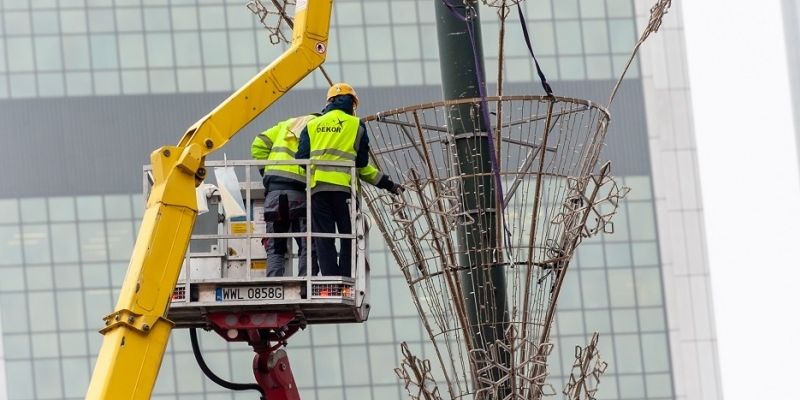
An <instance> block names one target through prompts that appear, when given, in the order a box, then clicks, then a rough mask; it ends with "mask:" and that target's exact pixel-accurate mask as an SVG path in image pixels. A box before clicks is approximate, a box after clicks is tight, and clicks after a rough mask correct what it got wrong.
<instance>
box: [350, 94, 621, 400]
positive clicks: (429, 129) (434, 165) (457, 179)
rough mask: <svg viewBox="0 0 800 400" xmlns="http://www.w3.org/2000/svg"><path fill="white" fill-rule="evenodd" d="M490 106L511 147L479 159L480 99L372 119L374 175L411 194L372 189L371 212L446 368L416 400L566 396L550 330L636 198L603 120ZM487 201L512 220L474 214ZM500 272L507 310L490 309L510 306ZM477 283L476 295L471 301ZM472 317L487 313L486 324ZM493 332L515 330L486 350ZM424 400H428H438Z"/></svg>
mask: <svg viewBox="0 0 800 400" xmlns="http://www.w3.org/2000/svg"><path fill="white" fill-rule="evenodd" d="M487 100H488V102H487V104H489V106H490V108H491V110H490V111H491V113H492V114H493V115H494V117H493V118H492V119H493V120H492V121H490V123H491V124H492V126H500V127H501V128H502V130H499V131H501V132H502V134H501V135H499V136H500V138H498V142H499V143H500V145H499V146H498V147H495V146H489V147H487V146H482V145H480V141H481V140H485V136H486V133H485V130H484V129H483V128H482V122H481V118H480V115H481V113H480V111H479V107H480V104H481V100H480V99H465V100H457V101H449V102H437V103H430V104H423V105H417V106H412V107H406V108H402V109H397V110H392V111H387V112H383V113H380V114H378V115H375V116H371V117H369V118H366V119H365V122H366V124H367V125H368V129H369V131H370V137H371V149H372V159H373V161H374V162H375V163H376V165H377V166H378V167H379V168H380V169H381V170H382V171H383V172H384V173H387V174H388V175H390V177H391V178H392V179H393V180H395V181H396V182H400V183H402V184H403V185H404V187H405V188H406V192H405V193H404V194H403V195H402V196H400V197H397V196H392V195H387V194H385V193H384V192H382V191H378V190H376V189H374V188H372V187H365V189H364V195H365V204H366V206H367V207H368V208H369V209H370V211H371V212H372V215H373V217H374V218H375V222H376V225H377V226H378V228H379V229H380V231H381V233H382V234H383V236H384V238H385V239H386V243H387V245H388V247H389V250H390V251H391V253H392V255H393V256H394V258H395V260H396V262H397V264H398V265H399V267H400V270H401V272H402V274H403V276H404V277H405V279H406V282H407V284H408V286H409V289H410V290H411V295H412V299H413V301H414V304H415V306H416V308H417V311H418V313H419V316H420V318H421V320H422V323H423V326H424V328H425V330H426V332H427V334H428V337H429V339H430V340H431V343H432V345H433V349H434V352H435V354H436V359H437V360H438V362H439V364H440V366H441V370H440V371H434V375H433V377H434V378H435V379H434V378H431V379H429V378H425V380H424V381H419V382H417V383H414V382H415V381H414V380H413V379H411V378H412V376H415V374H406V375H405V378H408V379H411V380H410V381H409V380H408V379H405V378H404V380H405V382H406V385H407V387H408V385H409V384H411V386H413V387H430V385H431V383H430V381H431V380H432V379H433V380H435V381H440V382H446V385H447V392H448V393H449V394H450V397H451V398H453V399H460V398H477V399H494V398H502V399H505V398H509V399H517V398H520V399H523V398H524V399H530V398H539V397H541V396H542V395H545V394H554V392H555V391H554V390H552V389H551V388H549V385H548V384H547V382H546V378H547V375H548V372H547V357H548V355H549V354H550V351H551V349H552V345H551V344H550V343H549V340H550V327H551V325H552V320H553V316H554V312H555V305H556V302H557V299H558V295H559V293H560V290H561V287H562V284H563V281H564V276H565V272H566V271H567V268H568V266H569V262H570V260H571V258H572V255H573V254H574V251H575V248H576V247H577V245H578V244H579V243H580V241H581V240H582V239H583V238H586V237H588V236H591V235H594V234H596V233H598V232H602V231H608V230H610V229H611V226H612V225H611V223H610V219H611V217H612V216H613V214H614V212H615V211H616V207H617V204H618V201H619V199H620V197H622V196H624V194H625V192H626V190H625V189H624V188H621V187H619V186H618V185H617V184H616V183H615V182H614V181H613V180H612V179H611V177H610V166H609V164H605V165H604V166H603V167H602V168H600V169H598V168H597V165H598V158H599V154H600V151H601V150H602V148H603V141H604V138H605V135H606V131H607V128H608V123H609V114H608V112H607V111H606V110H605V109H604V108H603V107H601V106H598V105H596V104H593V103H591V102H589V101H585V100H578V99H572V98H564V97H556V98H550V97H544V96H507V97H491V98H488V99H487ZM501 107H502V109H503V110H504V113H503V114H502V119H499V118H498V114H496V113H495V112H494V111H495V110H497V109H499V108H501ZM487 151H496V152H497V154H498V157H497V160H498V161H499V163H500V165H499V171H494V172H478V173H475V172H474V171H481V168H480V166H481V165H480V164H481V163H484V162H485V160H487V159H489V155H488V154H486V152H487ZM483 171H485V169H484V170H483ZM495 173H496V174H499V175H500V177H501V179H500V181H501V182H502V185H501V187H502V188H504V191H503V192H501V191H499V190H498V187H496V184H495V182H497V180H495V179H494V178H495V176H494V174H495ZM593 173H594V174H593ZM480 193H490V194H489V197H494V199H495V200H498V201H496V203H495V204H503V205H505V209H500V208H499V207H496V208H491V207H485V206H484V205H483V204H478V205H476V204H467V203H468V202H465V201H464V199H465V198H468V197H470V196H472V197H475V196H478V197H479V196H480ZM459 231H460V232H459ZM465 232H466V235H467V236H468V235H470V234H473V235H480V236H481V237H482V238H483V241H482V243H493V246H492V247H486V248H479V249H476V248H466V247H465V246H464V243H460V242H459V238H463V237H464V234H465ZM487 238H496V239H497V240H492V239H487ZM498 269H499V270H500V271H502V276H503V278H504V279H505V280H506V282H507V283H508V284H507V287H508V291H507V294H506V298H505V299H504V300H505V301H502V299H501V301H500V303H505V305H506V306H504V307H500V308H499V309H498V308H497V307H494V306H490V305H492V304H498V303H497V300H498V299H497V298H496V296H497V295H498V294H497V291H496V288H495V287H492V282H496V281H493V280H492V279H490V278H489V277H488V274H490V273H496V271H498ZM492 271H494V272H492ZM476 277H483V278H482V279H477V278H476ZM465 281H468V282H472V283H473V286H472V287H470V288H466V289H463V290H462V284H463V283H464V282H465ZM469 309H475V310H477V313H478V314H479V315H478V318H477V321H478V322H477V323H473V322H470V319H469V318H468V317H467V313H468V310H469ZM501 314H502V315H501ZM491 321H506V322H504V323H503V324H502V326H487V325H489V324H494V325H497V324H496V322H491ZM486 329H495V330H497V329H500V330H502V335H501V336H500V339H499V340H494V341H490V340H485V339H484V338H483V337H482V336H481V332H485V331H486ZM406 364H408V365H414V364H415V362H413V361H409V362H408V363H406ZM416 375H419V374H416ZM424 375H425V374H424V373H423V374H422V376H424ZM401 376H402V375H401ZM422 393H423V397H419V395H418V396H417V398H425V399H432V398H436V397H430V396H425V395H424V393H425V391H423V392H422ZM508 396H512V397H508ZM412 397H413V396H412Z"/></svg>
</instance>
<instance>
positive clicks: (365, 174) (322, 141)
mask: <svg viewBox="0 0 800 400" xmlns="http://www.w3.org/2000/svg"><path fill="white" fill-rule="evenodd" d="M306 131H307V132H308V140H309V144H310V154H309V158H310V159H311V160H316V161H352V162H355V161H356V157H357V154H358V150H359V149H358V146H359V144H360V143H361V137H362V136H363V135H364V134H366V131H365V129H364V127H363V125H362V124H361V121H360V120H359V119H358V118H357V117H354V116H352V115H349V114H347V113H346V112H344V111H342V110H331V111H329V112H327V113H325V114H324V115H322V116H320V117H317V118H314V119H312V120H311V121H310V122H309V123H308V126H307V127H306ZM312 171H313V175H312V176H311V189H312V190H316V191H322V190H341V191H349V190H350V185H351V182H350V168H348V167H335V166H328V165H316V166H312ZM357 172H358V176H359V178H361V179H363V180H365V181H367V182H368V183H370V184H373V185H377V184H378V182H379V181H380V180H381V178H382V177H383V174H381V172H380V171H379V170H378V169H377V168H376V167H375V166H374V165H371V164H369V163H367V165H366V166H364V167H361V168H358V171H357Z"/></svg>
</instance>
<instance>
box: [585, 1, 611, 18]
mask: <svg viewBox="0 0 800 400" xmlns="http://www.w3.org/2000/svg"><path fill="white" fill-rule="evenodd" d="M603 3H604V2H603V1H597V0H580V5H581V18H605V16H606V15H605V8H604V7H603Z"/></svg>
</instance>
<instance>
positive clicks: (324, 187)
mask: <svg viewBox="0 0 800 400" xmlns="http://www.w3.org/2000/svg"><path fill="white" fill-rule="evenodd" d="M327 102H328V103H327V105H326V106H325V109H324V110H322V115H321V116H319V117H316V118H314V119H312V120H311V121H309V122H308V125H306V128H305V129H303V131H302V133H301V134H300V145H299V147H298V150H297V155H296V158H297V159H310V160H312V161H355V166H356V169H357V172H358V177H359V178H361V179H362V180H364V181H366V182H367V183H370V184H372V185H374V186H377V187H378V188H380V189H385V190H388V191H389V192H391V193H393V194H395V195H399V194H401V193H402V192H403V190H404V189H403V187H402V186H401V185H398V184H396V183H394V182H392V180H391V179H389V177H388V176H387V175H385V174H383V173H381V172H380V171H379V170H378V168H376V167H375V166H374V165H371V164H370V163H369V138H368V137H367V130H366V126H365V125H364V123H363V122H361V120H360V119H359V118H358V117H356V116H355V110H356V108H358V104H359V101H358V95H357V94H356V91H355V90H354V89H353V87H352V86H350V85H348V84H346V83H337V84H335V85H333V86H331V88H330V89H329V90H328V94H327ZM311 171H312V176H311V231H312V232H320V233H336V230H337V229H338V231H339V233H340V234H349V233H351V229H352V227H351V226H350V204H349V203H350V198H351V192H350V187H351V182H350V177H351V173H350V168H346V167H345V168H343V167H335V166H325V165H312V166H311ZM314 247H315V249H316V251H317V256H318V257H319V264H320V265H319V266H320V270H321V272H322V275H326V276H348V277H349V276H351V260H350V258H351V255H352V251H351V240H350V239H341V240H340V241H339V254H338V256H337V253H336V245H335V241H334V239H332V238H315V239H314Z"/></svg>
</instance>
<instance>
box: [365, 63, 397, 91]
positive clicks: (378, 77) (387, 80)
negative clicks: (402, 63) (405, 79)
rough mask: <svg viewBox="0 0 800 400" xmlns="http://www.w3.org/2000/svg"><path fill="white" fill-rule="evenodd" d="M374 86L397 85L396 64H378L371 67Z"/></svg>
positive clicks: (372, 64)
mask: <svg viewBox="0 0 800 400" xmlns="http://www.w3.org/2000/svg"><path fill="white" fill-rule="evenodd" d="M369 67H370V76H371V77H372V85H373V86H394V85H396V84H397V80H396V79H395V74H394V63H376V62H373V63H371V64H370V65H369Z"/></svg>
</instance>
